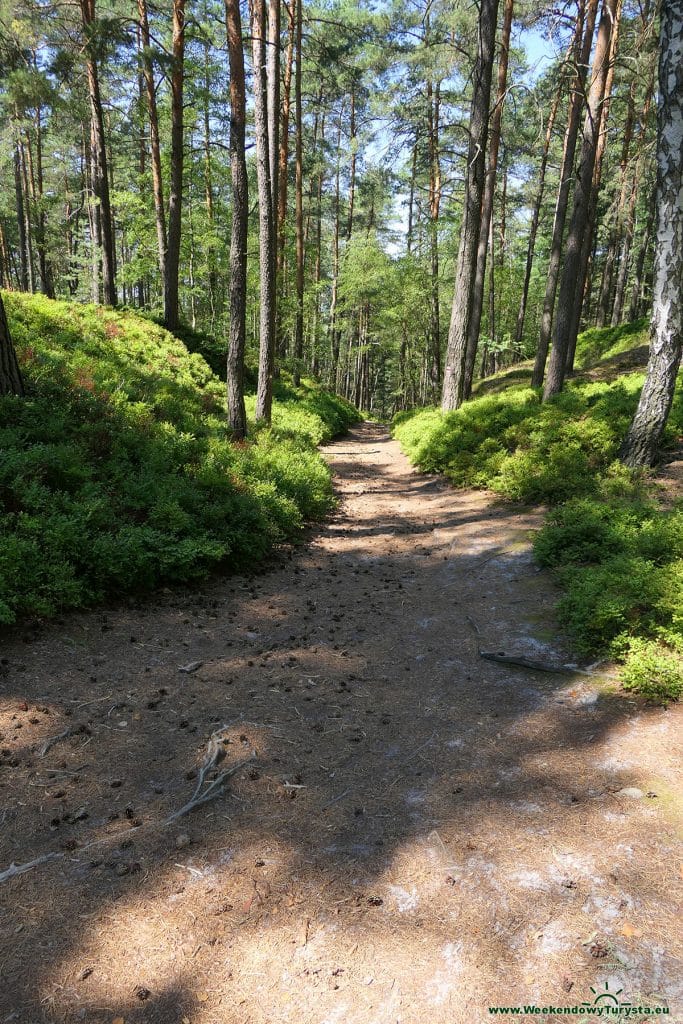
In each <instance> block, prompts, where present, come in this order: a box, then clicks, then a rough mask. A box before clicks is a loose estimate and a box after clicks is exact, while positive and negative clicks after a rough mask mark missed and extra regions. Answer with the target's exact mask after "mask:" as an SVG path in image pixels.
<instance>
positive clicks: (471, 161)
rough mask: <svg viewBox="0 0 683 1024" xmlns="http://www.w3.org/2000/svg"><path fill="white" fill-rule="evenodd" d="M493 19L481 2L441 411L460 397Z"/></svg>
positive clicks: (490, 3)
mask: <svg viewBox="0 0 683 1024" xmlns="http://www.w3.org/2000/svg"><path fill="white" fill-rule="evenodd" d="M497 18H498V0H481V4H480V8H479V32H478V46H477V59H476V62H475V65H474V71H473V92H472V105H471V112H470V138H469V146H468V154H467V173H466V178H465V197H464V206H463V216H462V225H461V228H460V243H459V247H458V261H457V265H456V272H455V291H454V294H453V305H452V308H451V320H450V325H449V329H448V345H447V348H446V365H445V367H444V379H443V391H442V396H441V407H442V409H443V410H444V412H448V411H450V410H452V409H457V408H459V406H460V405H461V403H462V399H463V386H464V383H465V353H466V349H467V336H468V330H469V323H470V315H471V301H472V283H473V281H474V274H475V271H476V261H477V244H478V241H479V225H480V223H481V200H482V195H483V192H484V177H485V173H486V136H487V132H488V121H489V103H490V99H491V78H492V73H493V56H494V48H495V39H496V24H497Z"/></svg>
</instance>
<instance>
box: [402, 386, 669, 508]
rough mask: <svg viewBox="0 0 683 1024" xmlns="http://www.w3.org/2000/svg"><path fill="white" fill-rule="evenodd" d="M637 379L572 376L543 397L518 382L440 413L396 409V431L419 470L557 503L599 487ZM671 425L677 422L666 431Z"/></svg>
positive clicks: (633, 399) (618, 440)
mask: <svg viewBox="0 0 683 1024" xmlns="http://www.w3.org/2000/svg"><path fill="white" fill-rule="evenodd" d="M642 383H643V377H642V375H641V374H633V375H631V376H628V377H622V378H621V379H620V380H619V382H618V383H616V384H607V383H593V382H589V383H574V384H570V385H569V387H568V388H567V390H566V391H565V392H563V393H562V394H560V395H558V396H557V398H556V399H554V400H553V401H551V402H547V403H545V404H542V403H541V401H540V397H539V395H538V393H537V392H536V391H532V390H531V389H530V388H528V387H524V386H522V385H517V386H514V387H510V388H508V389H507V390H506V391H504V392H502V393H497V394H492V395H485V396H483V397H482V398H476V399H473V400H472V401H471V402H468V403H466V404H465V405H464V406H462V408H460V409H458V410H457V412H452V413H447V414H446V415H444V414H442V413H440V412H439V411H437V410H435V409H426V410H420V411H418V412H415V413H404V414H401V415H400V416H398V417H397V418H396V419H395V420H394V433H395V436H396V437H397V438H398V440H399V441H400V442H401V445H402V447H403V449H404V451H405V452H406V454H407V455H408V456H409V458H410V459H411V461H413V462H414V463H415V464H416V465H417V466H419V467H420V469H423V470H425V471H427V472H441V473H445V475H446V476H447V477H448V478H449V480H451V481H452V482H453V483H454V484H456V485H457V486H459V487H487V488H490V489H491V490H494V491H497V492H498V493H499V494H503V495H505V496H506V497H508V498H513V499H514V500H516V501H525V502H548V503H550V504H556V503H558V502H561V501H565V500H567V499H568V498H571V497H574V496H576V495H587V494H593V493H595V492H596V491H597V490H598V487H599V480H600V474H602V473H605V472H606V471H607V469H608V467H609V466H610V465H611V464H612V463H613V461H614V459H615V457H616V455H617V451H618V448H619V444H620V443H621V440H622V438H623V436H624V433H625V432H626V428H627V426H628V423H629V421H630V418H631V416H632V415H633V411H634V409H635V406H636V403H637V400H638V394H639V392H640V389H641V387H642ZM674 429H675V422H674V423H673V424H671V425H670V427H669V432H670V433H672V432H673V430H674Z"/></svg>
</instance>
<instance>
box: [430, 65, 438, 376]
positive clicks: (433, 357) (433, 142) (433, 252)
mask: <svg viewBox="0 0 683 1024" xmlns="http://www.w3.org/2000/svg"><path fill="white" fill-rule="evenodd" d="M440 101H441V83H440V82H437V83H436V85H434V86H433V85H432V81H431V78H430V79H429V80H428V81H427V104H428V106H427V131H428V133H429V137H428V140H427V141H428V153H429V253H430V295H429V357H428V358H429V379H430V382H431V385H432V390H433V392H434V395H435V396H436V394H437V393H438V388H439V384H440V383H441V317H440V302H439V212H440V207H441V161H440V158H439V113H440V106H441V102H440Z"/></svg>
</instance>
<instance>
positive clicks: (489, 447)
mask: <svg viewBox="0 0 683 1024" xmlns="http://www.w3.org/2000/svg"><path fill="white" fill-rule="evenodd" d="M646 343H647V324H646V323H645V322H644V321H639V322H638V323H636V324H632V325H622V326H621V327H619V328H608V329H606V330H602V331H597V330H594V331H587V332H585V334H583V335H582V336H581V337H580V338H579V345H578V350H577V351H578V363H579V365H585V366H595V365H598V364H599V363H600V361H601V360H610V359H613V358H614V357H616V356H623V355H626V356H628V351H629V349H631V348H633V347H634V346H642V345H643V344H646ZM628 362H629V360H628V358H626V360H625V364H626V365H628ZM643 380H644V376H643V374H642V372H638V373H630V374H627V375H622V376H620V377H618V378H617V379H616V380H614V381H613V382H605V381H587V380H583V381H582V380H580V379H579V380H575V381H571V382H569V383H568V385H567V387H566V389H565V391H564V392H562V394H560V395H557V396H556V397H555V398H554V399H552V400H551V401H549V402H546V403H541V401H540V394H538V393H537V392H535V391H533V390H531V389H530V388H528V387H526V386H525V385H524V384H523V383H518V382H515V383H513V384H512V385H511V386H509V387H508V388H507V389H506V390H503V391H500V390H498V391H490V392H489V393H488V394H482V397H478V398H475V399H473V400H472V401H470V402H467V403H465V404H464V405H463V406H462V407H461V408H460V409H458V410H457V412H452V413H448V414H446V415H444V414H442V413H441V412H440V411H438V410H436V409H422V410H417V411H415V412H409V413H401V414H400V415H398V416H397V417H396V418H395V420H394V423H393V431H394V434H395V436H396V437H397V439H398V440H399V442H400V443H401V446H402V447H403V450H404V451H405V452H406V454H407V455H408V457H409V458H410V459H411V461H412V462H413V463H414V464H415V465H416V466H418V467H419V468H420V469H423V470H425V471H427V472H440V473H444V474H445V475H446V476H447V477H448V478H449V480H451V481H452V482H453V483H454V484H455V485H456V486H460V487H486V488H490V489H491V490H493V491H496V492H498V493H499V494H502V495H505V496H506V497H508V498H512V499H515V500H518V501H525V502H533V503H545V504H548V505H550V506H552V507H551V509H550V512H549V513H548V517H547V519H546V523H545V525H544V527H543V528H542V530H541V531H540V532H539V533H538V535H537V537H536V539H535V553H536V557H537V559H538V561H539V562H540V563H541V564H542V565H545V566H548V567H549V568H551V569H553V570H554V571H555V572H556V574H557V576H558V579H559V581H560V583H561V584H562V586H563V588H564V596H563V598H562V599H561V601H560V613H561V617H562V619H563V621H564V622H565V623H566V624H567V626H568V627H569V629H570V630H571V632H572V633H573V635H574V637H575V640H576V643H577V646H578V647H579V648H580V649H581V650H582V651H585V652H586V653H588V652H591V653H595V652H602V653H607V652H611V653H613V654H615V655H616V656H618V657H621V658H624V657H625V658H626V668H625V672H626V676H625V678H626V679H631V678H635V676H634V675H633V673H635V672H636V671H637V666H638V665H639V664H640V663H641V662H642V661H643V658H644V657H645V655H644V654H643V653H642V651H641V649H640V648H637V647H633V648H632V647H629V644H631V643H632V642H633V643H636V642H637V643H641V641H642V643H643V644H650V645H655V646H654V647H652V646H650V647H647V648H643V650H647V651H649V652H650V654H648V657H650V655H651V653H652V650H655V648H656V643H660V644H663V645H664V647H663V648H662V650H664V651H665V652H666V651H667V650H670V649H672V648H673V649H676V650H677V649H679V648H681V649H683V509H681V508H678V509H673V510H660V509H658V508H657V506H656V504H655V503H654V502H653V500H652V498H651V497H650V496H648V493H647V481H646V479H645V478H644V475H643V474H642V473H634V472H632V471H630V470H628V469H626V468H625V467H624V466H623V465H621V463H619V462H618V461H617V454H618V449H619V445H620V444H621V441H622V439H623V437H624V435H625V433H626V430H627V427H628V424H629V422H630V420H631V417H632V415H633V412H634V410H635V407H636V403H637V401H638V396H639V394H640V390H641V388H642V384H643ZM482 390H483V389H482ZM681 430H683V389H682V388H678V389H677V390H676V393H675V396H674V403H673V407H672V411H671V415H670V418H669V423H668V426H667V431H666V435H665V438H664V443H665V445H666V444H667V443H669V442H670V441H671V440H672V439H673V438H675V437H676V436H677V435H678V434H680V432H681ZM656 650H657V651H660V648H656ZM634 652H635V653H634ZM657 657H660V658H663V657H665V654H661V652H660V653H659V654H658V655H657ZM666 657H669V656H668V655H666ZM638 659H640V661H639V660H638ZM667 665H669V668H670V663H669V662H667ZM629 666H631V668H629ZM662 671H663V670H662ZM667 671H669V669H667ZM671 671H673V669H672V670H671ZM677 671H680V665H679V666H678V669H677ZM629 673H630V674H629ZM662 678H664V675H662ZM666 679H667V680H669V676H666ZM651 685H652V686H655V685H657V684H655V683H652V684H651ZM662 686H663V688H664V689H667V688H668V692H669V694H670V696H675V695H678V693H679V692H680V691H678V692H676V687H675V685H673V684H671V682H670V681H667V682H665V683H663V684H662ZM641 692H644V691H641Z"/></svg>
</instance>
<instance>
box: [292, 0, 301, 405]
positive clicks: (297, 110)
mask: <svg viewBox="0 0 683 1024" xmlns="http://www.w3.org/2000/svg"><path fill="white" fill-rule="evenodd" d="M292 3H296V42H295V49H296V70H295V74H294V121H295V126H294V130H295V138H294V150H295V152H294V201H295V211H294V223H295V231H296V320H295V327H294V375H293V376H294V384H295V386H298V384H299V378H300V373H301V360H302V359H303V354H304V208H303V188H304V178H303V115H302V109H301V85H302V70H303V69H302V60H303V54H302V21H303V10H302V8H303V0H292Z"/></svg>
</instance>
